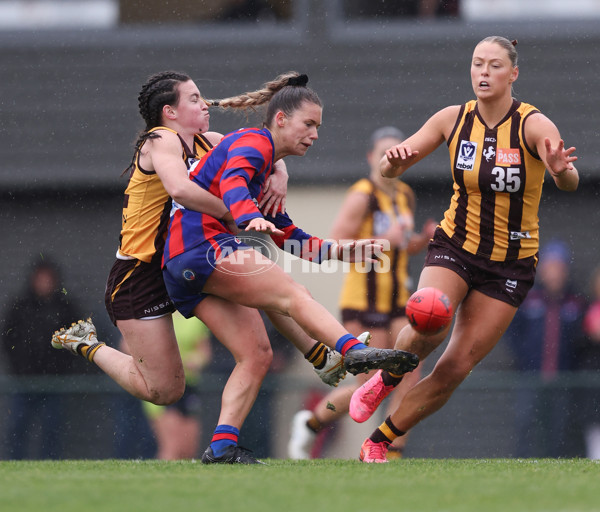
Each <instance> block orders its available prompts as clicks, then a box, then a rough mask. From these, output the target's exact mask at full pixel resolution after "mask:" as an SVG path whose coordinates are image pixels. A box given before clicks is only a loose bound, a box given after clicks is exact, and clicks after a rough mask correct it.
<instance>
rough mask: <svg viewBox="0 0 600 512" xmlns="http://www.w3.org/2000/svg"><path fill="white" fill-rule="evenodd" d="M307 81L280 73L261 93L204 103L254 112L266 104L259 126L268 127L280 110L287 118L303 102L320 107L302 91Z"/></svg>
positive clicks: (311, 94) (294, 74)
mask: <svg viewBox="0 0 600 512" xmlns="http://www.w3.org/2000/svg"><path fill="white" fill-rule="evenodd" d="M307 82H308V77H307V76H306V75H301V74H300V73H298V72H297V71H288V72H287V73H282V74H281V75H279V76H278V77H276V78H275V79H273V80H271V81H270V82H266V83H265V84H264V85H263V87H262V89H259V90H257V91H252V92H245V93H243V94H239V95H238V96H232V97H230V98H224V99H221V100H208V101H207V102H208V103H209V104H212V105H213V106H218V107H220V108H222V109H240V110H246V111H247V110H252V111H256V107H259V106H262V105H265V104H267V108H266V114H265V119H264V121H263V126H270V125H271V123H272V122H273V118H274V117H275V114H276V113H277V112H278V111H279V110H281V111H283V112H284V113H285V114H286V115H291V114H292V113H293V112H294V111H295V110H297V109H298V108H299V107H300V105H301V104H302V103H303V102H304V101H309V102H310V103H314V104H315V105H318V106H322V103H321V100H320V99H319V97H318V96H317V94H316V93H315V92H314V91H313V90H312V89H310V88H309V87H306V83H307Z"/></svg>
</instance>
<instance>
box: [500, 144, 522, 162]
mask: <svg viewBox="0 0 600 512" xmlns="http://www.w3.org/2000/svg"><path fill="white" fill-rule="evenodd" d="M496 165H521V152H520V151H519V149H517V148H498V150H497V152H496Z"/></svg>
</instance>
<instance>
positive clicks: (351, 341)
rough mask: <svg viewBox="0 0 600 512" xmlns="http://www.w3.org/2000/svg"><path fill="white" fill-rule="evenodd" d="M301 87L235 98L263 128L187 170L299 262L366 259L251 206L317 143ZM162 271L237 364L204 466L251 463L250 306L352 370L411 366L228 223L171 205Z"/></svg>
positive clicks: (256, 331) (364, 247)
mask: <svg viewBox="0 0 600 512" xmlns="http://www.w3.org/2000/svg"><path fill="white" fill-rule="evenodd" d="M306 81H307V78H306V76H305V75H298V73H295V72H291V73H288V74H284V75H280V76H279V77H277V78H276V79H275V80H273V81H272V82H268V83H267V84H265V88H264V89H263V90H262V91H260V93H259V94H258V93H252V94H253V95H252V96H250V95H247V96H245V97H243V98H242V100H243V101H244V102H245V105H246V106H248V107H249V108H250V107H254V106H257V105H261V104H265V103H268V107H267V112H266V120H265V122H264V127H263V128H261V129H258V128H249V129H243V130H239V131H236V132H234V133H231V134H229V135H226V136H225V137H224V138H223V139H222V141H221V142H220V143H219V144H218V145H217V146H215V147H214V148H213V149H212V150H211V151H210V152H209V153H208V154H207V155H205V157H203V158H202V159H201V160H200V162H198V163H197V165H196V167H195V168H194V169H192V170H191V172H190V179H192V180H193V181H194V182H195V183H196V184H197V185H199V186H200V187H202V188H203V189H205V190H208V191H209V192H211V193H213V194H214V195H215V196H217V197H219V198H222V199H223V202H224V203H225V205H226V207H227V208H228V209H229V211H230V212H231V214H232V216H233V218H234V220H235V223H236V224H237V226H238V227H239V228H240V229H244V230H245V231H256V232H261V233H265V234H269V235H271V237H272V238H273V240H274V241H275V243H276V244H277V245H278V246H280V247H282V248H284V249H285V250H288V251H290V252H292V253H293V254H295V255H297V256H300V257H302V258H305V259H308V260H310V261H314V262H317V263H320V262H321V261H323V260H327V259H332V258H333V259H344V260H346V261H356V259H363V258H364V255H365V254H367V256H366V258H367V259H371V258H372V256H369V254H370V255H372V254H373V252H374V251H376V250H377V249H378V246H377V245H375V244H373V243H372V241H370V240H363V241H356V242H352V243H350V244H347V245H344V246H340V245H337V244H334V243H332V242H327V241H324V240H321V239H319V238H317V237H313V236H311V235H308V234H307V233H305V232H304V231H302V230H301V229H300V228H298V227H296V226H295V225H294V224H293V223H292V221H291V219H290V218H289V217H288V216H287V214H285V213H277V215H276V216H275V217H265V216H263V214H262V213H261V212H260V210H259V208H258V207H257V204H258V202H259V201H260V200H261V196H262V192H261V190H262V184H263V182H264V180H265V179H267V178H268V177H269V175H270V173H271V171H272V169H273V165H274V163H275V162H277V161H278V160H280V159H281V158H283V157H286V156H290V155H296V156H303V155H304V154H305V153H306V151H307V150H308V148H309V147H310V146H312V144H313V143H314V141H316V140H317V138H318V134H317V130H318V128H319V126H320V125H321V112H322V106H321V101H320V99H319V98H318V96H317V95H316V94H315V93H314V91H312V90H311V89H309V88H308V87H306ZM234 101H237V100H235V99H234V98H230V99H229V100H221V102H220V104H221V106H227V105H228V104H229V103H231V102H234ZM236 106H237V107H238V108H239V105H236ZM163 275H164V280H165V284H166V285H167V290H168V292H169V295H170V297H171V299H172V300H173V302H174V304H175V306H176V307H177V309H178V310H179V311H180V312H181V313H182V314H183V315H184V316H186V317H190V316H192V315H195V316H197V317H198V318H200V319H201V320H202V321H203V322H205V323H206V325H207V326H208V327H209V329H210V330H211V331H212V332H213V334H215V336H216V337H217V338H218V339H219V340H220V341H221V342H222V343H223V344H224V345H225V346H226V347H227V348H228V349H229V350H230V352H231V353H232V355H233V356H234V358H235V360H236V363H237V364H236V366H235V368H234V370H233V371H232V374H231V376H230V378H229V380H228V382H227V384H226V386H225V389H224V391H223V398H222V407H221V413H220V416H219V424H218V425H217V428H216V429H215V432H214V436H213V440H212V442H211V444H210V446H209V447H208V448H207V450H206V451H205V453H204V455H203V456H202V461H203V462H204V463H215V462H217V463H222V462H225V463H236V462H241V463H246V464H255V463H258V462H259V461H257V460H256V459H255V458H254V457H252V456H251V455H249V454H248V453H247V451H246V450H244V449H242V448H240V447H239V446H238V445H237V440H238V436H239V431H240V428H241V426H242V424H243V422H244V420H245V418H246V416H247V415H248V413H249V412H250V409H251V407H252V404H253V403H254V400H255V398H256V396H257V394H258V391H259V388H260V386H261V383H262V381H263V379H264V377H265V375H266V372H267V370H268V368H269V365H270V363H271V358H272V352H271V347H270V344H269V340H268V338H267V336H266V332H265V331H264V326H262V322H261V321H260V317H259V313H258V311H257V309H255V308H259V309H265V310H270V311H276V312H278V313H280V314H283V315H286V316H290V317H292V318H293V319H294V320H295V321H296V323H297V324H298V325H299V326H300V327H302V329H304V331H305V332H306V333H307V334H309V336H311V337H312V338H314V339H318V340H320V341H322V342H323V343H325V344H326V345H328V346H329V347H331V348H336V349H337V350H338V352H340V353H341V354H342V355H343V356H344V357H345V360H344V364H345V366H346V368H347V370H348V371H349V372H351V373H362V372H366V371H368V370H369V369H373V368H388V369H391V371H394V369H396V370H399V369H401V368H402V369H404V371H410V370H412V369H414V367H416V365H417V363H418V361H417V359H416V358H415V357H414V356H413V354H410V353H408V352H404V351H398V350H386V349H373V348H368V347H366V346H365V345H364V344H362V343H361V342H360V341H358V340H357V339H356V338H355V337H354V336H353V335H351V334H349V333H348V332H347V331H346V329H344V327H343V326H342V325H341V324H340V323H339V322H338V321H337V320H336V319H335V318H334V316H333V315H332V314H331V313H329V312H328V311H327V309H325V308H324V307H323V306H322V305H321V304H319V303H318V302H316V301H315V300H314V299H313V298H312V297H311V295H310V294H309V293H308V291H307V290H306V289H305V288H304V287H303V286H301V285H299V284H298V283H296V282H295V281H294V280H293V279H292V278H291V277H290V276H289V275H287V274H286V273H285V272H284V271H283V270H282V269H281V268H280V267H279V266H277V265H276V264H275V262H273V261H272V260H270V259H268V258H267V257H265V256H263V255H262V254H261V253H260V252H259V251H256V250H254V249H252V248H250V247H249V246H247V245H245V244H243V243H242V242H241V241H240V240H239V239H238V238H236V237H235V235H234V234H233V233H232V232H231V231H230V230H229V228H228V226H227V224H226V223H224V222H222V221H220V220H219V219H217V218H215V217H212V216H210V215H207V214H204V213H201V212H196V211H191V210H187V209H185V208H183V207H181V206H179V205H177V204H174V208H173V211H172V214H171V220H170V224H169V234H168V237H167V241H166V244H165V250H164V260H163ZM206 297H210V298H211V300H204V299H205V298H206ZM217 297H218V298H220V299H221V300H215V298H217Z"/></svg>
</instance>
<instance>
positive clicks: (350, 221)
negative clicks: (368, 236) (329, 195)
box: [330, 191, 369, 240]
mask: <svg viewBox="0 0 600 512" xmlns="http://www.w3.org/2000/svg"><path fill="white" fill-rule="evenodd" d="M368 206H369V196H368V195H367V194H365V193H363V192H358V191H354V192H350V193H349V194H347V195H346V198H345V199H344V202H343V203H342V206H341V208H340V211H339V212H338V215H337V217H336V219H335V221H334V222H333V227H332V228H331V235H330V238H332V239H333V240H353V239H354V238H356V236H357V235H358V231H359V230H360V226H361V224H362V222H363V220H364V218H365V215H366V213H367V209H368Z"/></svg>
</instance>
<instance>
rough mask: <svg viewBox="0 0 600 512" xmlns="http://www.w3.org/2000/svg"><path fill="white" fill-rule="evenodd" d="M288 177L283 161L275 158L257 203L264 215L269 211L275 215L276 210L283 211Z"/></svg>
mask: <svg viewBox="0 0 600 512" xmlns="http://www.w3.org/2000/svg"><path fill="white" fill-rule="evenodd" d="M288 178H289V175H288V172H287V167H286V165H285V162H284V161H283V160H277V162H275V164H274V166H273V172H272V173H271V175H270V176H269V177H268V178H267V180H266V181H265V184H264V186H263V192H264V195H263V197H262V199H261V201H260V204H259V205H258V207H259V208H260V210H261V211H262V212H263V214H264V215H269V212H271V213H270V214H271V215H272V216H273V217H275V215H277V212H278V211H281V213H285V198H286V196H287V183H288Z"/></svg>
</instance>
